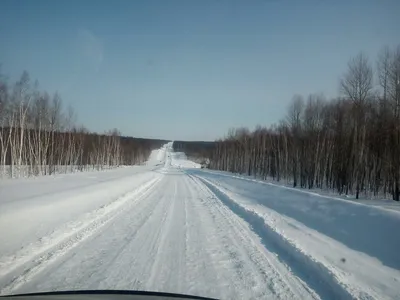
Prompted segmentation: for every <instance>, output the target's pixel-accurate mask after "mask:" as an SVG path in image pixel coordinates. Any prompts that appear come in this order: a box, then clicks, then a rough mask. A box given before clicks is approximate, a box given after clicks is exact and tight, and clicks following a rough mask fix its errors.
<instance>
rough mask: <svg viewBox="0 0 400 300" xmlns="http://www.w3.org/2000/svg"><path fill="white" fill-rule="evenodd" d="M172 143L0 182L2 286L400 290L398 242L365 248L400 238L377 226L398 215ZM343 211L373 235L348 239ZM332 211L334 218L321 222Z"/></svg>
mask: <svg viewBox="0 0 400 300" xmlns="http://www.w3.org/2000/svg"><path fill="white" fill-rule="evenodd" d="M171 147H172V145H171V144H168V145H166V146H165V147H163V148H162V149H160V150H159V151H158V152H155V153H153V154H152V155H151V156H150V159H149V162H148V164H146V166H140V167H134V168H123V169H118V170H111V171H106V172H98V173H87V174H72V175H67V176H63V177H61V176H55V177H52V178H50V177H47V178H46V177H43V178H36V179H24V180H9V181H3V182H0V294H15V293H25V292H37V291H55V290H76V289H126V290H151V291H163V292H173V293H184V294H193V295H199V296H208V297H215V298H220V299H351V298H359V299H390V298H392V299H393V298H400V293H399V291H398V288H397V287H398V286H399V283H400V282H399V280H400V276H399V274H400V272H399V268H398V265H397V264H396V263H397V262H398V261H396V257H398V256H394V254H393V251H395V250H396V249H397V250H398V249H399V248H396V249H389V250H384V249H380V250H379V249H378V248H376V247H375V248H374V247H373V240H374V238H376V239H377V241H378V242H380V243H384V242H386V243H388V245H389V246H390V247H395V246H398V244H397V243H398V242H399V238H398V237H397V236H394V235H391V238H388V237H387V236H388V235H385V234H389V233H385V232H380V230H381V231H382V230H385V229H386V227H385V226H397V228H399V227H398V225H399V224H400V217H399V216H400V215H399V214H397V213H394V212H393V213H392V212H387V211H384V210H380V209H379V208H376V207H366V208H365V207H361V208H357V207H356V208H354V207H351V206H348V205H349V204H348V203H344V202H340V204H337V202H333V204H332V205H333V206H332V207H330V204H329V201H335V200H333V199H323V198H318V196H312V195H304V194H301V193H297V192H296V193H295V192H293V191H290V190H287V189H283V188H281V187H276V186H271V185H266V184H261V183H258V182H253V181H251V180H247V179H245V178H244V179H243V178H235V176H233V175H229V174H228V173H218V172H210V171H204V170H201V169H199V165H197V164H195V163H193V162H189V161H185V156H184V154H182V153H173V152H172V150H171ZM5 195H6V196H5ZM313 197H315V199H314V198H313ZM290 199H292V202H290ZM321 199H323V200H321ZM295 201H297V202H295ZM321 201H322V202H321ZM324 201H325V202H324ZM335 203H336V204H335ZM310 207H313V209H310ZM350 208H352V209H350ZM363 209H364V210H365V211H364V210H363ZM370 209H371V210H370ZM306 212H308V214H309V220H305V219H302V216H303V214H304V213H306ZM346 214H349V215H351V214H353V215H354V214H357V218H359V220H360V222H363V224H362V226H364V225H365V224H368V222H369V221H371V220H373V221H374V222H375V223H373V224H374V225H375V226H377V228H375V229H374V230H372V229H367V228H366V230H369V231H370V232H371V233H372V234H373V235H374V236H371V242H368V241H367V239H366V238H365V234H364V235H360V234H358V235H359V236H353V238H354V239H356V240H359V241H360V242H361V243H362V244H361V246H359V247H358V248H357V247H355V246H354V241H353V243H351V242H350V240H351V239H345V238H344V236H345V234H344V233H343V231H345V227H343V226H342V227H340V224H336V223H335V219H337V220H339V221H340V222H343V220H345V218H346V217H348V216H347V215H346ZM327 218H328V219H327ZM368 218H369V219H368ZM329 222H330V224H331V225H332V226H339V227H337V228H332V229H330V230H329V228H328V225H327V223H329ZM349 224H350V225H349ZM345 225H346V226H349V229H348V231H347V232H348V233H350V234H352V235H355V234H356V233H357V230H361V229H360V227H354V225H352V221H351V220H350V221H348V223H346V224H345ZM394 228H396V227H394ZM360 232H361V231H360ZM378 234H380V236H379V237H378V236H376V237H375V235H378ZM385 236H386V239H385ZM382 247H385V245H382Z"/></svg>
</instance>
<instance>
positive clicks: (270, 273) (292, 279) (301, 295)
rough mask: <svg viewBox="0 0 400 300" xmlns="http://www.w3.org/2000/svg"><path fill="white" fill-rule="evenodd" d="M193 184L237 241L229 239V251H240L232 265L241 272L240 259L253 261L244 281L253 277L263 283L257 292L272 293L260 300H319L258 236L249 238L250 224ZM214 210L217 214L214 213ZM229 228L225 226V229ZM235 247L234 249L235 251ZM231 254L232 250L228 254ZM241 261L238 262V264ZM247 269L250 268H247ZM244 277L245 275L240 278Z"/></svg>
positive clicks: (233, 255) (198, 182)
mask: <svg viewBox="0 0 400 300" xmlns="http://www.w3.org/2000/svg"><path fill="white" fill-rule="evenodd" d="M189 177H190V178H191V179H192V180H193V182H194V183H195V185H196V186H197V188H198V189H199V190H200V191H201V192H200V193H201V194H203V195H206V196H207V197H206V199H207V202H208V204H207V206H208V208H209V210H210V213H211V214H213V215H216V216H217V217H218V216H219V215H220V216H222V219H223V220H224V223H228V224H229V226H228V228H230V229H231V230H232V231H233V232H234V236H235V238H234V239H232V238H231V239H230V240H229V242H228V243H226V244H225V245H226V247H227V248H229V247H230V248H233V249H237V251H239V252H237V253H235V251H233V252H231V253H230V256H231V258H232V260H233V261H236V263H235V264H236V265H237V267H238V269H237V270H236V271H239V272H240V269H241V268H244V267H245V266H243V265H242V264H243V262H241V261H240V258H241V257H242V258H243V257H246V258H247V259H246V262H247V263H248V261H250V262H251V263H252V264H250V265H249V267H251V268H252V271H251V273H250V274H247V275H246V277H245V279H244V280H245V281H248V280H249V279H248V278H251V277H254V279H253V280H255V282H259V281H260V280H261V282H263V284H261V285H260V286H259V287H258V288H259V289H261V290H262V289H265V287H267V288H268V290H269V292H268V293H267V292H266V291H264V292H263V293H264V294H257V297H258V298H265V297H267V298H269V297H274V298H277V299H288V298H290V299H296V298H297V299H307V298H308V299H319V296H318V295H317V294H316V293H315V292H314V291H313V290H312V289H310V288H309V287H308V286H307V285H306V284H305V283H304V282H303V281H302V280H300V279H299V278H297V277H296V276H294V275H293V274H292V273H291V272H290V270H288V269H287V267H286V266H285V265H283V264H282V263H281V262H279V261H278V259H277V258H276V256H275V255H274V254H272V253H269V252H268V251H267V250H266V249H265V248H264V247H263V246H262V244H261V241H260V239H259V238H258V236H257V235H254V237H253V236H252V235H251V234H249V232H250V233H253V232H252V231H251V228H249V226H247V223H245V222H243V220H242V219H241V218H239V217H238V216H237V215H236V214H234V213H233V212H232V211H231V210H230V209H229V208H227V207H226V205H224V204H223V202H222V201H221V200H220V199H219V198H218V197H217V196H216V195H215V194H214V193H213V192H212V191H211V190H210V189H209V188H208V187H207V186H206V185H205V184H204V183H203V182H202V181H201V179H199V178H197V177H195V176H191V175H189ZM214 210H215V212H213V211H214ZM225 226H226V225H225ZM232 246H233V247H232ZM229 251H232V250H229ZM238 259H239V260H238ZM246 267H248V266H246ZM239 275H240V276H243V274H239Z"/></svg>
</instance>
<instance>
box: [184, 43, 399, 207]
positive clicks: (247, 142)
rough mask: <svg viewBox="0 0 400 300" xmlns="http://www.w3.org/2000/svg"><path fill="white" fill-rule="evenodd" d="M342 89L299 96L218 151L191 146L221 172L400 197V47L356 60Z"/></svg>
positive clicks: (239, 132) (220, 144)
mask: <svg viewBox="0 0 400 300" xmlns="http://www.w3.org/2000/svg"><path fill="white" fill-rule="evenodd" d="M340 91H341V96H340V97H338V98H336V99H330V100H327V99H325V97H324V96H323V95H321V94H310V95H308V96H307V97H303V96H301V95H295V96H294V97H293V99H292V102H291V104H290V106H289V108H288V111H287V115H286V116H285V117H284V118H283V119H282V120H281V121H280V122H279V123H278V124H275V125H273V126H270V127H268V128H267V127H262V126H258V127H257V128H256V129H255V130H252V131H250V130H249V129H247V128H238V129H231V130H230V131H229V133H228V134H227V136H226V137H225V138H223V139H221V140H218V141H216V142H215V145H214V148H213V149H212V147H208V148H207V147H203V145H202V144H201V143H198V144H197V147H199V148H198V149H197V150H194V149H192V148H193V144H192V147H188V151H189V153H201V151H203V153H206V154H205V155H204V156H206V157H209V158H210V159H211V164H210V167H211V168H213V169H217V170H224V171H229V172H235V173H242V174H247V175H253V176H257V177H259V178H263V179H267V178H272V179H274V180H277V181H281V180H285V181H287V182H291V183H292V184H293V186H294V187H296V186H299V187H302V188H321V189H331V190H334V191H336V192H338V193H340V194H353V195H356V198H358V197H359V195H360V194H364V195H366V196H377V195H383V196H384V197H387V196H389V195H390V197H392V198H393V199H394V200H396V201H399V198H400V46H399V47H397V48H395V49H390V48H388V47H385V48H384V49H382V51H381V52H380V54H379V57H378V58H377V61H376V62H371V61H370V60H369V59H368V58H367V57H366V55H364V54H363V53H360V54H358V55H357V56H355V57H354V58H352V59H350V60H349V62H348V69H347V70H346V71H345V72H344V74H343V76H342V78H341V80H340ZM184 146H185V144H184ZM181 148H184V147H182V145H181ZM199 149H202V150H199Z"/></svg>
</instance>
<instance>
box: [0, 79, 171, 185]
mask: <svg viewBox="0 0 400 300" xmlns="http://www.w3.org/2000/svg"><path fill="white" fill-rule="evenodd" d="M164 143H165V141H161V140H147V139H136V138H131V137H121V134H120V132H119V131H118V130H116V129H114V130H110V131H107V132H105V133H103V134H96V133H90V132H89V131H88V130H87V129H85V128H84V127H83V126H81V125H78V124H77V121H76V117H75V114H74V112H73V110H72V109H71V108H68V109H64V108H63V105H62V101H61V98H60V96H59V95H58V94H55V95H53V96H50V95H49V94H48V93H46V92H42V91H39V90H38V85H37V84H36V83H35V84H32V83H31V80H30V77H29V75H28V73H27V72H23V74H22V76H21V78H20V79H19V80H18V81H17V82H15V83H14V84H11V85H10V84H9V83H8V80H6V78H4V76H0V177H3V178H4V177H19V176H34V175H46V174H53V173H55V172H58V173H59V172H71V171H75V170H81V171H82V170H87V169H97V170H99V169H103V168H110V167H115V166H119V165H133V164H140V163H142V162H144V161H145V160H146V159H147V158H148V156H149V154H150V151H151V150H152V149H153V148H156V147H160V145H162V144H164Z"/></svg>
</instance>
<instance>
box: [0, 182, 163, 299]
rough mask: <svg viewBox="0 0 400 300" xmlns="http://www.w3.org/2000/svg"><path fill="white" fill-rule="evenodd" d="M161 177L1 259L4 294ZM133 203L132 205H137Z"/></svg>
mask: <svg viewBox="0 0 400 300" xmlns="http://www.w3.org/2000/svg"><path fill="white" fill-rule="evenodd" d="M161 178H162V177H161V176H156V177H155V178H154V179H152V180H150V181H148V182H147V183H145V184H143V185H142V186H140V187H139V188H137V189H135V190H133V191H131V192H128V193H126V194H125V195H123V196H122V197H119V198H117V199H116V200H114V201H113V202H111V203H109V204H107V205H103V206H102V207H101V208H99V209H97V210H95V211H93V212H91V213H90V214H87V215H86V216H85V218H84V220H78V221H74V222H71V223H69V224H67V226H66V227H67V229H64V228H63V229H62V230H60V231H61V232H60V231H59V230H56V231H55V232H53V234H51V235H50V236H47V237H43V238H41V239H40V240H39V241H37V242H36V243H33V244H30V245H29V246H27V247H25V248H22V249H21V250H20V251H18V252H17V253H15V254H14V255H12V256H8V257H2V258H1V261H0V270H1V271H0V277H1V279H0V286H1V289H0V294H9V293H12V292H13V290H15V289H17V288H18V287H20V286H21V285H23V284H24V283H25V282H27V281H29V280H30V279H31V278H33V277H34V276H35V275H36V274H37V273H39V272H41V271H42V270H43V269H45V268H46V266H47V265H48V264H50V263H52V262H54V261H56V260H57V259H59V258H60V257H61V256H63V255H65V254H66V253H67V252H68V251H70V250H71V249H72V248H74V247H76V246H77V245H79V244H80V243H81V242H83V241H84V240H85V239H87V238H88V237H90V236H91V235H93V234H94V233H96V232H97V231H98V230H99V229H100V228H102V227H103V226H104V225H106V224H107V223H109V222H110V221H111V220H113V219H114V218H115V217H116V216H118V215H119V214H120V213H121V212H122V211H123V210H124V206H125V205H126V204H128V203H129V202H130V201H132V199H134V200H135V201H134V202H137V201H139V200H141V199H143V198H145V197H146V195H147V194H148V193H149V192H150V191H151V190H152V189H154V188H155V186H156V185H157V183H158V182H159V181H160V180H161ZM134 202H130V203H129V204H133V203H134Z"/></svg>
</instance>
